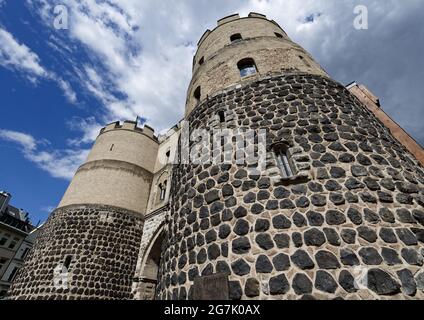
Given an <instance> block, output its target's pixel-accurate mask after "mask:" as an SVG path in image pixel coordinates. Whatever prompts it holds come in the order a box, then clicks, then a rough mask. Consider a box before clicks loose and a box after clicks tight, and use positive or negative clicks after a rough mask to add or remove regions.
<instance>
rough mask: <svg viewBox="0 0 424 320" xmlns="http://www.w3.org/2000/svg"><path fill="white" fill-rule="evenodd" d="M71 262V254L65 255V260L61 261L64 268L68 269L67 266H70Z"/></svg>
mask: <svg viewBox="0 0 424 320" xmlns="http://www.w3.org/2000/svg"><path fill="white" fill-rule="evenodd" d="M71 262H72V256H66V258H65V262H64V263H63V266H64V267H65V268H66V269H69V267H70V265H71Z"/></svg>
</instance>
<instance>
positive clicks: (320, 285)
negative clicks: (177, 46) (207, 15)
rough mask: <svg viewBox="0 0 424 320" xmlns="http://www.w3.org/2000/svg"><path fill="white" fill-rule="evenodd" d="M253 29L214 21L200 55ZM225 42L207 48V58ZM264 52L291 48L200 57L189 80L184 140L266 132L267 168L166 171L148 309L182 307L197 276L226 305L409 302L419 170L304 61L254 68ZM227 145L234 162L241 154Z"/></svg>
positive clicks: (419, 224)
mask: <svg viewBox="0 0 424 320" xmlns="http://www.w3.org/2000/svg"><path fill="white" fill-rule="evenodd" d="M260 19H262V20H263V18H260ZM257 20H258V19H257V18H245V19H238V18H237V17H234V16H233V17H229V18H226V19H225V20H224V21H221V23H220V26H218V27H217V29H215V31H213V32H211V33H207V34H205V35H204V37H203V39H202V40H201V43H200V47H202V44H203V43H205V44H206V43H207V39H208V37H211V36H212V35H213V33H214V32H215V34H217V33H216V32H217V30H220V28H224V26H228V27H229V26H230V25H231V24H239V26H241V24H240V23H243V28H247V29H249V28H250V26H252V25H254V24H255V23H256V22H257ZM262 20H261V22H263V23H264V24H266V25H269V26H271V30H270V31H274V29H272V28H274V24H273V23H272V22H265V21H262ZM241 21H243V22H241ZM243 28H240V31H239V33H241V34H242V35H243ZM236 29H237V28H235V29H232V30H231V32H234V31H235V30H236ZM237 30H238V29H237ZM252 30H254V28H252ZM263 30H265V27H264V28H263ZM261 32H262V31H261ZM228 35H229V33H224V34H223V37H224V38H225V39H220V40H214V41H211V43H217V44H219V45H217V47H219V46H221V44H222V43H225V41H227V40H226V39H228ZM217 37H219V36H217ZM211 39H212V38H211ZM277 42H279V43H281V46H288V48H287V50H288V52H289V51H290V49H292V50H294V49H295V48H296V49H295V50H297V45H295V44H290V43H289V42H288V40H287V39H281V38H278V39H274V38H272V37H260V38H259V39H256V40H255V39H254V40H249V39H245V40H242V41H240V42H237V43H235V44H231V45H228V46H226V47H224V48H223V49H218V50H217V51H215V49H213V50H211V52H215V53H214V54H215V56H213V58H212V57H211V58H210V60H207V56H205V62H204V64H203V65H202V66H200V67H198V68H197V69H196V68H195V70H194V74H193V80H192V83H191V85H190V88H189V93H188V100H187V101H188V104H187V110H186V111H187V112H186V114H187V116H186V120H187V121H188V122H189V124H190V132H193V131H194V130H195V129H206V130H211V129H214V128H227V129H242V128H243V129H253V130H257V129H265V130H266V131H267V139H266V159H267V160H266V170H262V171H260V172H259V173H257V172H256V173H255V174H249V171H248V170H247V165H246V163H244V164H235V163H234V162H232V163H200V164H196V163H193V162H190V163H188V164H179V165H177V166H176V167H175V168H174V171H173V179H172V181H173V183H172V189H171V200H170V207H171V208H170V221H169V223H168V225H167V226H166V235H165V238H164V245H163V248H164V250H165V251H164V252H163V253H162V259H161V267H160V270H159V279H160V282H159V288H158V292H159V298H163V299H190V298H192V297H193V286H194V279H195V278H196V277H198V276H207V275H211V274H213V273H222V274H226V275H228V277H229V281H230V282H229V288H230V293H229V294H230V298H231V299H258V298H259V299H300V298H311V297H313V298H319V299H333V298H345V299H386V298H396V299H409V298H417V299H422V298H423V297H424V292H423V290H424V282H423V281H424V272H423V271H422V266H423V262H424V261H423V259H424V258H423V257H424V247H423V242H424V238H423V235H424V228H423V226H424V220H423V218H424V211H423V205H424V197H423V183H424V171H423V168H422V166H421V165H420V164H419V163H418V162H417V160H416V159H414V157H413V156H412V155H411V154H410V153H409V152H408V151H407V150H405V148H404V147H403V146H402V145H401V144H400V143H399V142H398V141H397V140H396V139H394V138H393V136H392V135H391V134H390V131H389V130H388V129H387V128H386V127H385V126H384V125H383V123H381V122H380V121H379V120H378V119H377V118H376V117H375V116H374V114H372V113H371V112H370V111H368V110H367V108H366V107H365V106H364V105H363V104H361V102H360V101H359V100H358V99H357V98H356V97H355V96H353V95H352V94H351V93H350V92H349V91H348V90H347V89H346V88H344V87H343V86H342V85H340V84H339V83H337V82H335V81H333V80H331V79H330V78H328V76H327V75H326V74H325V72H323V71H322V69H321V68H319V67H318V64H316V63H313V60H312V58H311V61H310V62H309V64H310V65H311V66H312V65H314V66H317V67H316V68H313V70H311V69H307V68H305V67H304V66H303V67H300V66H299V67H298V66H297V65H296V64H293V60H290V54H289V56H288V57H287V60H286V59H285V58H283V57H282V56H281V55H283V53H282V52H280V53H278V54H277V56H279V57H278V59H280V58H281V63H282V64H284V63H286V61H288V62H287V63H288V65H287V66H288V67H289V66H290V68H286V67H285V65H284V66H283V67H281V65H279V64H278V63H275V61H276V60H274V59H264V60H262V61H261V60H260V54H259V53H260V52H261V51H262V50H264V51H265V52H267V51H269V50H270V49H269V48H273V46H274V45H275V43H277ZM256 45H257V47H256ZM235 47H237V48H239V50H240V52H238V50H236V49H235ZM233 48H234V55H237V59H238V58H247V57H253V58H255V62H256V63H257V67H258V73H257V74H255V75H253V76H250V77H248V78H242V77H240V74H239V73H238V70H237V66H236V60H237V59H233V55H232V54H228V53H229V52H233V51H232V50H233ZM289 48H290V49H289ZM201 50H203V49H202V48H199V52H200V51H201ZM204 51H205V52H206V51H207V50H206V49H205V50H204ZM255 54H258V55H257V56H256V55H255ZM296 54H297V53H296ZM196 57H197V56H196ZM258 57H259V58H258ZM308 57H310V56H309V55H308ZM208 61H209V62H208ZM218 61H219V63H218ZM215 62H216V63H217V64H216V65H213V64H214V63H215ZM208 63H210V65H209V64H208ZM262 63H263V65H262ZM221 66H223V67H222V68H221ZM208 68H210V69H209V70H210V71H208V72H209V73H208V72H207V71H206V70H208ZM220 68H221V69H220ZM262 69H265V70H269V75H266V76H264V75H263V74H262V73H261V70H262ZM267 73H268V72H267ZM218 74H219V76H218ZM214 75H216V77H215V76H214ZM214 77H215V78H214ZM227 77H228V78H227ZM218 79H219V80H218ZM228 79H229V80H228ZM199 81H200V82H202V81H204V82H203V83H202V86H206V87H207V88H209V89H207V90H205V91H203V90H202V92H205V93H210V94H209V96H208V97H207V98H206V96H203V93H202V99H200V100H201V101H200V102H198V104H197V105H196V104H193V103H192V102H191V101H192V93H191V91H192V90H193V89H194V88H196V86H197V84H198V83H199ZM229 84H232V86H231V87H229V88H227V85H229ZM208 86H210V87H208ZM212 86H213V87H212ZM214 91H215V93H213V92H214ZM218 114H220V116H218ZM220 118H224V119H220ZM198 143H199V142H196V141H191V142H190V146H191V147H193V146H196V145H197V144H198ZM276 143H285V144H286V145H287V146H288V153H287V154H288V155H289V156H290V159H291V162H292V164H293V169H294V172H295V175H294V176H293V177H291V178H290V179H286V178H284V177H283V176H282V171H281V168H280V167H279V166H278V165H277V159H276V155H275V150H274V145H275V144H276ZM229 144H231V145H232V150H233V153H232V159H235V157H236V152H237V151H239V150H240V148H241V145H240V144H239V143H238V142H235V141H232V142H230V143H229ZM247 148H253V149H254V146H253V145H252V144H251V143H250V144H249V142H248V145H247ZM208 151H210V150H207V148H206V149H203V150H202V152H203V153H204V154H206V153H207V152H208ZM250 164H254V163H250ZM355 281H356V283H355ZM361 281H362V282H361Z"/></svg>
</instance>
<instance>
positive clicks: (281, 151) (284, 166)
mask: <svg viewBox="0 0 424 320" xmlns="http://www.w3.org/2000/svg"><path fill="white" fill-rule="evenodd" d="M273 149H274V155H275V158H276V159H277V165H278V167H279V168H280V170H281V175H282V176H283V178H291V177H294V176H295V174H296V173H295V170H294V167H293V165H292V161H291V155H290V152H289V147H288V145H286V144H285V143H279V144H276V145H275V146H274V148H273Z"/></svg>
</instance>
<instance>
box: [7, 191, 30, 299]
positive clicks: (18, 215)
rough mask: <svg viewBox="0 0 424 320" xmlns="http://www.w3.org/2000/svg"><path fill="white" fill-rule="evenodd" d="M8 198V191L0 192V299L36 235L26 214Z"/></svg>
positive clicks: (20, 265) (9, 196)
mask: <svg viewBox="0 0 424 320" xmlns="http://www.w3.org/2000/svg"><path fill="white" fill-rule="evenodd" d="M10 199H11V195H10V194H9V193H7V192H3V191H2V192H0V299H3V298H4V297H5V296H6V293H7V291H8V290H9V287H10V285H11V284H12V282H13V280H14V279H15V277H16V274H17V273H18V271H19V269H20V268H21V267H22V265H23V263H24V260H25V258H26V256H27V255H28V253H29V251H30V250H31V248H32V245H33V244H34V241H35V237H36V235H37V229H36V228H35V227H34V226H33V225H32V224H31V223H30V221H29V219H28V214H27V213H26V212H24V211H22V210H20V209H17V208H15V207H13V206H11V205H10V204H9V201H10Z"/></svg>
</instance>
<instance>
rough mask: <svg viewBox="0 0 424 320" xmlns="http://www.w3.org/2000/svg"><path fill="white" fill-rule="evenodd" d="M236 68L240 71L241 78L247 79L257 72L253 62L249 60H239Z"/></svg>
mask: <svg viewBox="0 0 424 320" xmlns="http://www.w3.org/2000/svg"><path fill="white" fill-rule="evenodd" d="M237 67H238V68H239V70H240V76H241V77H247V76H250V75H253V74H255V73H256V72H257V68H256V64H255V61H254V60H253V59H251V58H246V59H243V60H240V61H239V62H238V63H237Z"/></svg>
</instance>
